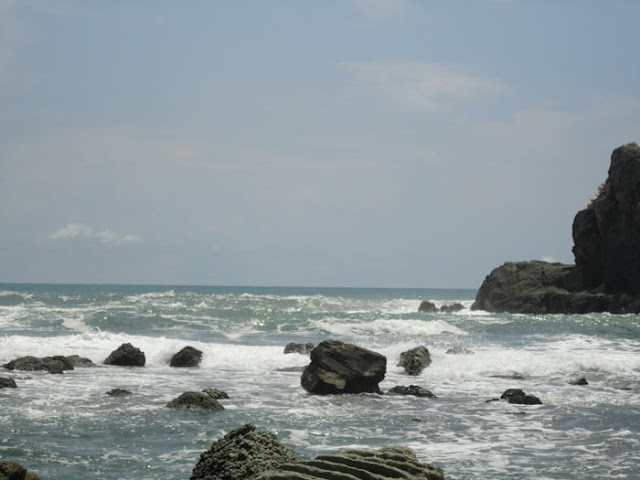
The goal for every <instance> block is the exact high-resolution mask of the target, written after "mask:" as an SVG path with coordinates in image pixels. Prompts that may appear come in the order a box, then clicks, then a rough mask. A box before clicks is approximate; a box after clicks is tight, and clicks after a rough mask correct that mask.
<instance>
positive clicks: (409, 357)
mask: <svg viewBox="0 0 640 480" xmlns="http://www.w3.org/2000/svg"><path fill="white" fill-rule="evenodd" d="M429 365H431V355H430V354H429V349H428V348H427V347H425V346H423V345H420V346H419V347H415V348H412V349H411V350H407V351H406V352H402V353H401V354H400V360H399V361H398V366H399V367H404V370H405V372H407V374H409V375H420V374H421V373H422V370H424V369H425V368H426V367H428V366H429Z"/></svg>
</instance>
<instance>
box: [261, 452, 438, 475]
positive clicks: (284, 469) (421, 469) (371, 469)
mask: <svg viewBox="0 0 640 480" xmlns="http://www.w3.org/2000/svg"><path fill="white" fill-rule="evenodd" d="M358 478H361V479H370V480H374V479H375V480H386V479H389V480H391V479H400V478H402V479H407V480H409V479H415V480H418V479H422V480H444V473H443V472H442V469H440V468H438V467H434V466H433V465H429V464H425V463H421V462H419V461H418V459H417V458H416V455H415V453H414V452H413V450H411V449H409V448H407V447H401V446H392V447H385V448H381V449H379V450H359V449H358V450H345V451H343V452H340V453H336V454H329V455H319V456H317V457H316V458H314V459H313V460H309V461H305V462H296V463H286V464H284V465H280V466H278V467H276V468H275V469H273V470H270V471H267V472H266V473H265V474H263V475H262V476H259V477H258V479H260V480H313V479H323V480H326V479H335V480H338V479H344V480H347V479H354V480H355V479H358Z"/></svg>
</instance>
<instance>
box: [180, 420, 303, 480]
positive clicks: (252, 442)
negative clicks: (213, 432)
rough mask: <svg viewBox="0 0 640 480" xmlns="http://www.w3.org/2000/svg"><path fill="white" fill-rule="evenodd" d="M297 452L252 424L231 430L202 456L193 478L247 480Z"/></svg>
mask: <svg viewBox="0 0 640 480" xmlns="http://www.w3.org/2000/svg"><path fill="white" fill-rule="evenodd" d="M298 459H299V457H298V455H297V454H296V453H295V452H294V451H293V450H291V449H290V448H287V447H285V446H283V445H282V444H280V442H279V441H278V437H276V436H275V435H274V434H273V433H271V432H267V431H263V430H258V429H256V427H255V426H254V425H252V424H250V423H247V424H245V425H243V426H242V427H240V428H237V429H235V430H232V431H231V432H229V433H228V434H227V435H225V436H224V437H223V438H221V439H220V440H218V441H216V442H214V443H213V444H212V445H211V448H210V449H209V450H207V451H206V452H204V453H202V454H201V455H200V460H199V461H198V464H197V465H196V466H195V468H194V469H193V472H192V474H191V477H190V480H245V479H252V478H257V477H258V476H259V475H260V474H262V473H264V472H266V471H267V470H270V469H272V468H275V467H277V466H279V465H281V464H284V463H287V462H295V461H297V460H298Z"/></svg>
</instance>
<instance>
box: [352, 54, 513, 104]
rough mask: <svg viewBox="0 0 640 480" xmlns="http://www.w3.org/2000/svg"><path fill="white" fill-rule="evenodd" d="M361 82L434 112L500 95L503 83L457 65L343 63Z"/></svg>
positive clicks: (398, 62)
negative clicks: (480, 98)
mask: <svg viewBox="0 0 640 480" xmlns="http://www.w3.org/2000/svg"><path fill="white" fill-rule="evenodd" d="M340 66H341V68H342V69H344V70H345V71H347V72H349V73H351V74H352V75H353V76H354V77H355V78H356V80H357V81H358V82H360V83H362V84H363V85H365V86H370V87H372V88H374V89H376V90H379V91H382V92H384V93H386V94H387V95H389V96H391V97H392V98H394V99H396V100H398V101H400V102H402V103H405V104H407V105H410V106H413V107H416V108H423V109H434V108H438V107H440V106H442V105H444V104H447V103H450V102H455V101H468V100H474V99H476V98H478V97H480V96H482V95H485V94H491V93H497V92H500V91H502V90H504V88H505V86H504V84H502V83H501V82H500V81H498V80H496V79H493V78H490V77H483V76H479V75H475V74H472V73H470V72H468V71H466V70H465V69H464V68H462V67H459V66H455V65H445V64H439V63H424V62H411V61H371V62H342V63H340Z"/></svg>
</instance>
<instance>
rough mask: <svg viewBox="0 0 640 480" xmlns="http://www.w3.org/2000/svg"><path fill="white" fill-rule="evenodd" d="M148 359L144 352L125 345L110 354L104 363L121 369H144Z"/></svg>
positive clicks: (127, 344) (128, 344)
mask: <svg viewBox="0 0 640 480" xmlns="http://www.w3.org/2000/svg"><path fill="white" fill-rule="evenodd" d="M145 362H146V358H145V356H144V353H143V352H142V350H140V349H139V348H137V347H134V346H133V345H131V344H130V343H123V344H122V345H120V346H119V347H118V348H117V349H115V350H114V351H113V352H111V353H110V354H109V356H108V357H107V359H106V360H105V361H104V363H105V364H107V365H118V366H121V367H144V364H145Z"/></svg>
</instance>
